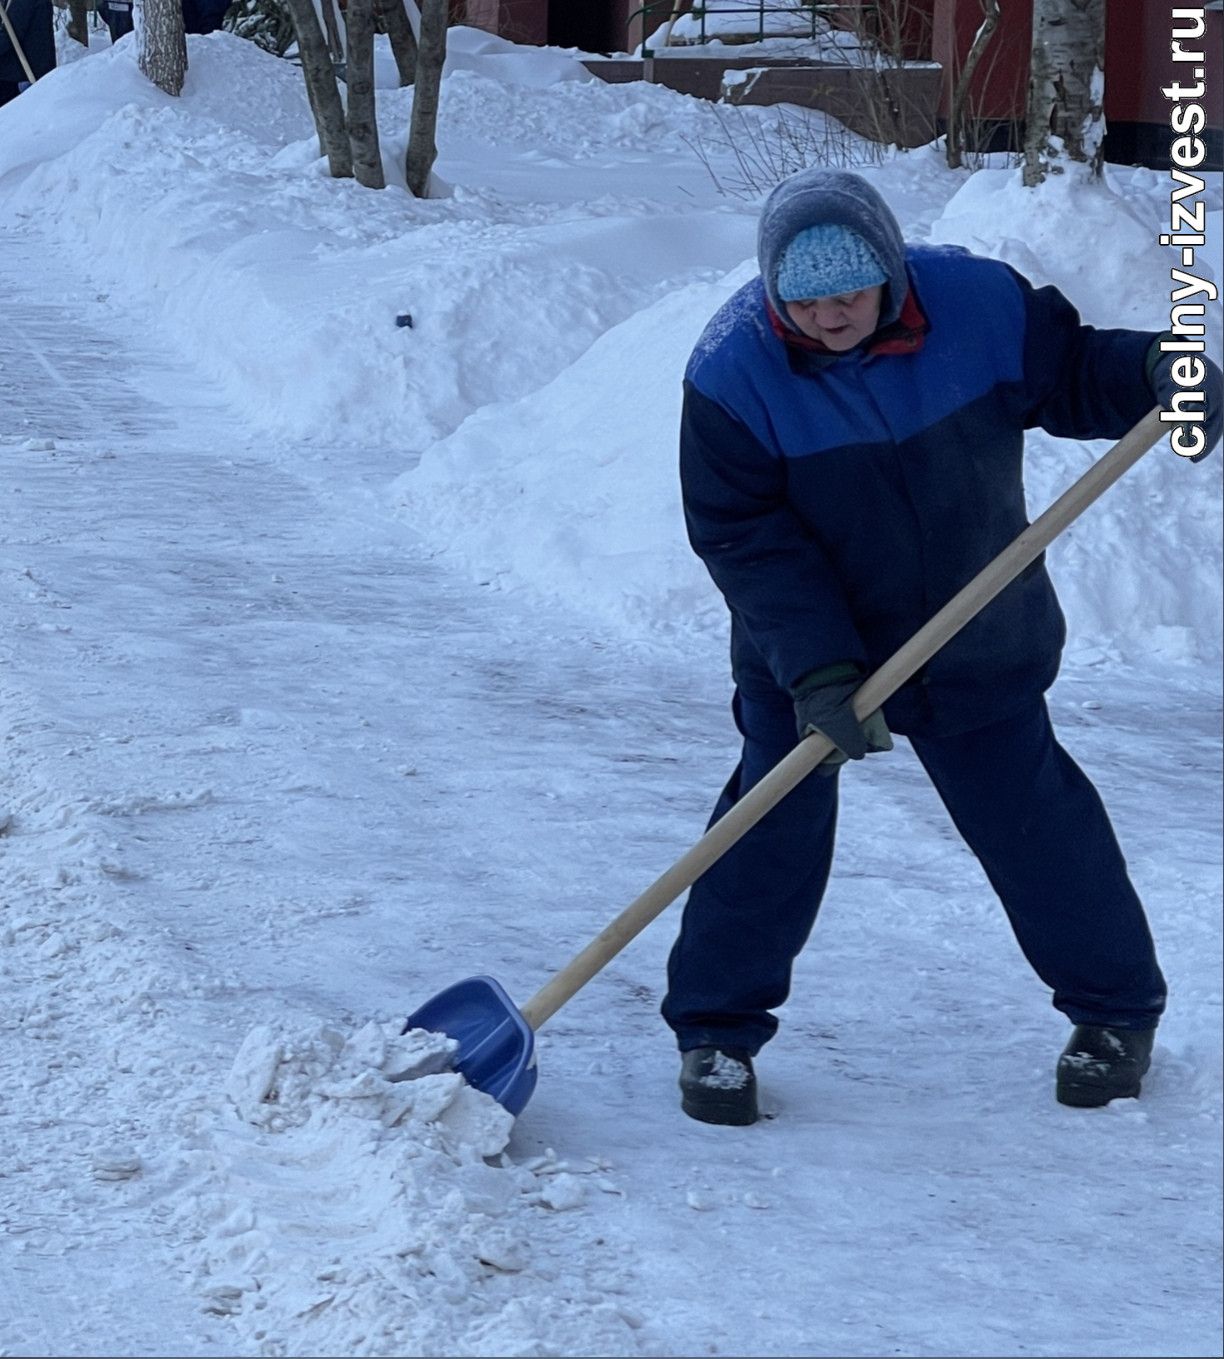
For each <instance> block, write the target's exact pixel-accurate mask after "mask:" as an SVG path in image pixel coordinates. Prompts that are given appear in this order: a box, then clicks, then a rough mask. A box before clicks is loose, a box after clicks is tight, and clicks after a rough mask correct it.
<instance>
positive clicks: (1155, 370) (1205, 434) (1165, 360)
mask: <svg viewBox="0 0 1224 1359" xmlns="http://www.w3.org/2000/svg"><path fill="white" fill-rule="evenodd" d="M1168 338H1169V336H1167V335H1162V336H1161V337H1160V339H1159V340H1155V341H1153V343H1152V347H1151V348H1150V349H1149V350H1148V352H1147V380H1148V386H1149V387H1150V388H1151V389H1152V395H1153V396H1154V397H1155V398H1156V404H1157V405H1158V406H1160V407H1161V408H1162V409H1163V410H1173V409H1174V405H1173V399H1174V397H1176V396H1177V395H1178V394H1179V393H1183V392H1184V393H1187V394H1189V393H1191V392H1202V393H1203V396H1204V398H1205V401H1203V402H1199V401H1195V402H1194V403H1193V404H1190V403H1189V402H1183V403H1182V406H1181V409H1182V410H1184V411H1186V412H1187V413H1190V412H1192V411H1193V412H1195V413H1200V414H1201V415H1202V417H1203V418H1202V419H1201V420H1187V421H1186V423H1185V424H1184V425H1175V426H1174V427H1173V430H1172V439H1173V451H1174V453H1177V454H1178V455H1179V456H1180V457H1183V458H1188V459H1189V460H1190V461H1191V462H1202V460H1203V459H1204V458H1205V457H1206V456H1207V454H1208V453H1210V452H1211V450H1212V449H1213V448H1214V447H1215V446H1216V444H1218V443H1219V442H1220V426H1221V424H1222V423H1224V377H1221V375H1220V370H1219V368H1217V367H1216V365H1215V364H1214V363H1212V361H1211V360H1210V359H1209V358H1208V357H1207V355H1206V354H1168V353H1162V352H1161V348H1160V340H1164V339H1168ZM1199 364H1201V365H1202V368H1203V370H1204V371H1203V374H1202V380H1201V381H1199V382H1193V383H1192V384H1190V385H1185V386H1183V385H1182V384H1181V383H1179V382H1178V381H1177V380H1176V378H1175V377H1174V369H1175V368H1177V370H1178V372H1179V373H1180V374H1181V376H1182V377H1192V376H1193V374H1194V372H1195V371H1196V365H1199ZM1179 365H1180V367H1179ZM1200 437H1201V442H1200Z"/></svg>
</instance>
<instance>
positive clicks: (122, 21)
mask: <svg viewBox="0 0 1224 1359" xmlns="http://www.w3.org/2000/svg"><path fill="white" fill-rule="evenodd" d="M229 7H230V0H183V32H184V33H213V32H215V31H216V30H217V29H218V28H220V27H221V20H222V19H224V18H225V11H226V10H227V9H229ZM98 13H99V14H100V15H101V16H102V19H103V21H104V22H105V24H106V27H107V28H108V29H109V30H110V35H111V42H118V41H119V39H120V38H122V37H124V36H125V35H126V34H128V33H130V32H131V31H132V0H98Z"/></svg>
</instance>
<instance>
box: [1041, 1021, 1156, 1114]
mask: <svg viewBox="0 0 1224 1359" xmlns="http://www.w3.org/2000/svg"><path fill="white" fill-rule="evenodd" d="M1155 1041H1156V1030H1155V1029H1109V1028H1105V1027H1103V1026H1098V1025H1095V1024H1077V1025H1076V1027H1075V1030H1074V1032H1073V1033H1072V1034H1071V1040H1070V1042H1069V1043H1068V1044H1067V1046H1066V1047H1065V1048H1064V1049H1063V1051H1062V1055H1061V1056H1060V1057H1059V1059H1058V1073H1057V1077H1056V1086H1055V1094H1056V1095H1057V1098H1058V1102H1059V1104H1070V1105H1071V1106H1072V1107H1074V1108H1077V1109H1099V1108H1100V1107H1101V1106H1102V1105H1103V1104H1108V1103H1109V1101H1110V1100H1113V1099H1135V1098H1137V1097H1138V1094H1139V1087H1140V1083H1141V1082H1142V1080H1143V1077H1144V1076H1145V1075H1146V1074H1147V1069H1148V1067H1150V1066H1151V1065H1152V1046H1153V1044H1154V1043H1155Z"/></svg>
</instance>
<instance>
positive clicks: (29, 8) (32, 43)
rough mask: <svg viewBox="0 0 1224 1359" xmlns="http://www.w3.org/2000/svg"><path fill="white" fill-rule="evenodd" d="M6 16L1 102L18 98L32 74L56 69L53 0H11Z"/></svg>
mask: <svg viewBox="0 0 1224 1359" xmlns="http://www.w3.org/2000/svg"><path fill="white" fill-rule="evenodd" d="M0 3H3V0H0ZM6 18H7V21H8V22H7V23H0V104H7V103H8V101H9V100H10V99H15V98H16V97H17V95H18V93H19V92H20V91H21V90H22V89H23V88H24V87H25V86H26V85H27V84H28V83H29V80H30V76H31V74H32V75H33V76H34V79H35V80H37V79H38V78H39V77H40V76H45V75H46V74H47V72H48V71H53V70H55V27H54V22H53V20H52V17H51V0H8V4H7V5H6ZM10 29H11V30H12V32H11V33H10V31H9V30H10ZM23 57H24V58H25V60H24V61H23V60H22V58H23ZM27 66H28V67H29V70H28V71H27V69H26V67H27Z"/></svg>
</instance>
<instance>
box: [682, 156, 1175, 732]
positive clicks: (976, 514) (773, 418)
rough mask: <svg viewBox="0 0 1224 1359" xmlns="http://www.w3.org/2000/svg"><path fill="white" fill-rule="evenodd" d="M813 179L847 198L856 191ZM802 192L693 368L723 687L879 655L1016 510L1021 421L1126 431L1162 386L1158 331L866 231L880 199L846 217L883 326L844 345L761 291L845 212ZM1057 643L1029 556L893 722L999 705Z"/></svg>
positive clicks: (1003, 269)
mask: <svg viewBox="0 0 1224 1359" xmlns="http://www.w3.org/2000/svg"><path fill="white" fill-rule="evenodd" d="M818 176H823V179H824V181H825V182H828V181H829V180H836V181H837V182H838V184H837V188H838V192H839V194H841V195H843V196H844V197H846V201H847V202H848V203H850V206H851V208H854V203H853V202H851V200H854V199H855V194H854V190H855V188H856V187H857V186H859V185H862V186H863V188H864V189H865V188H866V186H865V185H864V184H863V181H862V180H859V179H858V178H857V176H852V175H832V174H829V172H818ZM818 176H813V178H818ZM798 178H799V180H800V181H801V186H800V187H801V188H802V187H803V184H802V181H803V180H804V177H803V176H800V177H798ZM847 182H849V185H850V192H849V194H848V196H847V195H846V183H847ZM808 187H809V188H810V184H809V185H808ZM783 188H784V189H785V188H786V186H783ZM870 192H871V193H874V191H870ZM776 195H777V191H775V196H776ZM807 196H808V199H809V200H810V202H809V206H811V207H812V208H813V213H812V214H805V213H798V214H796V213H795V212H794V204H795V199H794V198H793V197H791V198H789V199H785V198H784V202H783V208H784V209H788V210H789V211H790V218H791V220H790V221H789V222H788V224H787V226H788V229H787V230H786V231H783V232H782V233H780V234H779V235H777V236H776V238H774V239H769V231H768V228H769V225H770V221H771V218H770V205H769V204H767V205H766V211H765V215H764V217H763V223H764V228H763V231H762V252H761V253H762V271H763V277H762V278H757V279H755V280H753V281H752V282H751V283H748V284H746V285H745V286H744V287H743V288H741V289H740V290H739V291H738V292H737V293H736V294H735V295H734V296H733V297H732V298H731V299H730V300H729V301H728V302H727V303H726V304H725V305H724V306H723V307H722V308H721V309H720V310H719V311H718V313H717V314H716V315H715V316H714V318H713V320H712V321H711V322H710V324H709V325H708V326H707V328H706V330H705V332H704V333H703V335H702V337H701V339H700V340H699V342H698V344H697V346H696V348H695V350H694V352H693V356H692V358H691V360H690V362H689V366H688V370H687V373H686V375H685V400H684V412H683V419H682V428H681V482H682V488H683V495H684V506H685V514H686V519H687V525H688V532H689V538H690V541H691V543H692V545H693V548H694V550H695V551H696V552H697V554H698V555H699V556H700V557H701V558H702V560H703V561H704V562H705V564H706V566H707V568H708V569H709V572H710V574H711V576H712V577H713V579H714V582H715V584H716V585H717V586H718V588H719V589H720V590H721V591H722V593H723V595H724V597H725V598H726V601H727V604H728V606H729V608H730V610H731V620H732V668H733V672H734V677H735V680H736V683H737V685H738V686H739V687H740V689H741V690H742V691H744V692H745V693H746V694H748V695H755V696H758V697H769V696H771V695H777V694H778V691H779V690H783V691H789V690H790V689H791V688H792V687H793V686H794V684H795V682H796V681H797V680H799V679H800V678H801V677H802V676H804V675H806V674H808V673H809V672H811V671H813V670H816V669H819V668H820V667H822V666H825V665H829V664H832V663H834V662H839V661H847V660H849V661H854V662H856V663H858V664H859V665H860V666H862V667H863V669H864V671H869V670H873V669H875V668H876V667H877V666H878V665H880V664H881V663H882V662H883V661H884V660H886V659H887V658H888V657H889V656H890V655H891V654H892V653H893V652H894V651H895V650H896V649H897V648H898V647H899V646H900V645H901V644H902V643H903V642H905V641H906V640H908V638H909V637H910V636H912V635H913V633H914V632H916V631H917V630H918V628H919V627H920V626H921V625H922V624H923V623H925V622H926V621H927V620H928V619H929V618H930V617H931V616H932V615H933V614H934V613H936V611H937V610H938V609H940V608H941V607H942V606H943V605H944V604H945V603H947V601H948V600H949V599H951V597H952V596H953V595H954V594H955V593H956V592H957V591H958V590H960V589H961V587H962V586H964V585H965V584H966V583H967V582H968V581H969V580H970V579H972V577H973V576H974V575H976V574H977V572H978V571H979V570H981V568H982V567H983V566H985V565H986V563H987V562H989V561H990V560H991V559H992V558H993V557H995V556H996V555H997V554H998V553H999V552H1001V551H1002V550H1003V548H1005V547H1006V546H1007V545H1008V544H1009V543H1010V542H1011V541H1012V540H1013V539H1014V538H1015V537H1016V536H1017V535H1018V534H1019V533H1020V532H1021V531H1022V530H1023V529H1024V528H1025V527H1026V525H1027V523H1028V519H1027V515H1026V507H1025V496H1024V484H1023V475H1022V473H1023V466H1022V463H1023V453H1024V430H1025V429H1027V428H1031V427H1032V426H1035V425H1039V426H1040V427H1041V428H1043V429H1045V430H1047V431H1049V432H1050V433H1051V434H1055V435H1061V436H1065V437H1068V438H1076V439H1090V438H1119V437H1121V436H1122V435H1123V434H1124V433H1126V431H1127V430H1128V429H1130V427H1131V426H1132V425H1133V424H1134V423H1135V422H1136V421H1138V420H1139V419H1140V418H1141V417H1142V416H1143V415H1145V414H1146V413H1147V412H1148V411H1149V410H1150V409H1151V408H1152V406H1153V405H1154V404H1155V401H1154V399H1153V396H1152V393H1151V391H1150V389H1149V387H1148V384H1147V381H1146V378H1145V373H1144V368H1145V357H1146V354H1147V351H1148V348H1149V346H1150V345H1151V343H1152V341H1153V339H1155V338H1156V337H1155V336H1154V335H1150V334H1144V333H1140V332H1136V331H1122V330H1095V329H1093V328H1091V327H1088V326H1083V325H1081V324H1080V319H1079V316H1078V314H1077V312H1076V311H1075V309H1074V308H1073V307H1072V306H1071V304H1070V303H1069V302H1068V301H1067V300H1066V298H1064V297H1063V296H1062V294H1061V293H1059V292H1058V290H1057V289H1055V288H1050V287H1047V288H1040V289H1034V288H1033V287H1032V286H1031V285H1030V284H1029V283H1028V282H1027V281H1026V280H1025V279H1024V278H1022V277H1021V276H1020V275H1019V274H1017V273H1016V272H1015V271H1014V270H1013V269H1011V268H1010V267H1009V266H1007V265H1005V264H1001V263H999V262H997V261H994V260H989V259H981V258H978V257H975V256H973V255H970V254H968V253H967V252H965V251H962V250H959V249H955V248H951V247H944V248H939V247H924V246H910V247H908V248H904V247H902V246H900V236H899V233H896V234H895V235H894V236H891V239H890V232H895V223H894V222H893V221H892V217H891V214H889V213H888V212H887V209H886V208H884V209H883V212H884V213H885V214H887V221H886V222H885V223H883V229H882V230H873V225H872V221H873V220H874V219H876V218H877V217H878V210H879V209H878V207H877V203H878V198H877V199H876V201H869V202H868V204H867V206H868V207H869V208H870V214H869V217H864V215H863V212H862V206H863V201H864V200H856V201H857V202H858V207H857V208H856V209H855V210H853V211H850V210H847V211H846V212H845V213H844V214H843V217H842V220H844V221H846V222H847V224H849V225H852V226H853V228H854V229H855V230H857V231H859V232H860V233H861V234H863V235H864V236H865V238H866V239H868V241H869V242H870V243H871V244H872V246H873V248H875V249H876V251H877V253H878V254H880V257H881V259H883V260H884V261H885V263H886V264H887V265H888V266H889V275H890V283H889V285H888V287H887V290H886V294H885V298H884V303H883V308H882V312H881V319H882V320H883V321H884V322H885V324H884V325H883V326H882V327H881V328H880V329H879V330H877V332H876V333H875V335H874V336H873V337H872V338H871V339H870V340H868V341H867V342H865V344H864V345H862V346H860V347H859V348H857V349H855V350H852V351H851V352H849V353H847V354H843V355H835V354H831V353H830V352H828V351H827V350H824V349H822V348H821V347H820V346H817V345H814V344H813V343H812V342H811V341H806V342H805V341H804V340H803V339H802V337H800V336H798V335H797V334H795V333H793V331H792V330H791V328H790V327H789V325H788V323H787V322H786V321H785V320H784V319H783V318H782V317H781V316H780V315H779V311H780V307H775V306H773V305H771V304H770V301H769V298H768V296H767V292H770V291H772V289H771V288H770V286H769V285H770V282H771V281H772V280H773V279H776V268H777V263H778V260H779V257H780V254H781V251H782V249H784V247H785V244H786V243H787V242H788V241H789V239H790V238H791V237H793V235H794V234H796V232H797V231H799V230H802V229H803V227H804V226H807V225H811V224H813V223H814V222H815V221H821V220H824V221H827V220H830V218H831V217H832V218H834V219H836V217H837V214H836V211H835V210H831V209H830V205H829V202H828V201H827V199H826V200H825V201H824V202H823V203H816V202H815V199H814V197H813V195H812V194H811V193H810V192H809V193H808V195H807ZM816 197H818V195H817V196H816ZM771 202H772V200H771ZM879 207H882V204H880V205H879ZM776 220H777V217H776V215H775V217H774V219H773V221H774V222H775V224H776ZM893 241H895V242H896V245H893V244H892V242H893ZM903 289H904V296H899V294H901V292H902V290H903ZM1064 638H1065V624H1064V621H1063V616H1062V611H1061V609H1060V608H1059V605H1058V600H1057V598H1056V597H1055V594H1054V589H1053V586H1052V585H1051V583H1050V579H1049V576H1048V575H1047V573H1046V570H1045V567H1044V564H1043V563H1042V562H1041V561H1038V562H1036V563H1034V564H1033V565H1032V566H1030V567H1029V568H1027V570H1026V571H1025V572H1024V573H1023V574H1022V575H1021V577H1020V578H1019V579H1018V580H1016V581H1014V582H1013V583H1012V584H1011V585H1009V586H1008V587H1007V589H1005V590H1004V591H1003V592H1002V593H1001V594H1000V595H999V596H997V598H996V599H994V600H993V601H992V602H991V603H990V604H988V605H987V606H986V608H985V609H984V610H983V611H982V612H981V613H980V614H979V615H978V616H977V617H976V618H975V619H974V620H973V621H971V622H970V623H968V624H967V625H966V626H965V627H964V628H963V629H962V631H961V632H959V633H958V634H957V635H956V636H955V637H953V638H952V639H951V640H950V641H949V642H948V643H947V644H946V645H945V646H944V647H943V649H942V650H941V651H940V652H938V653H937V655H936V656H935V657H934V658H933V659H932V660H931V661H930V662H929V663H928V665H927V666H926V667H925V668H924V670H923V671H922V672H921V673H920V674H919V675H917V676H915V677H914V679H913V680H912V681H910V682H909V683H908V684H906V685H905V686H904V687H903V688H902V689H901V690H900V691H899V692H898V693H897V694H896V695H895V696H894V697H893V698H892V699H891V700H890V701H889V702H888V703H887V704H886V705H885V716H886V717H887V719H888V722H889V725H890V726H891V727H892V728H893V729H894V730H895V731H899V732H904V733H910V734H913V735H928V736H930V735H940V734H951V733H954V732H958V731H965V730H971V729H973V728H975V727H980V726H984V725H987V724H989V723H990V722H993V721H996V720H999V719H1001V718H1003V717H1006V716H1008V715H1010V714H1011V713H1013V712H1015V711H1016V710H1017V709H1018V708H1020V707H1021V706H1023V705H1024V704H1026V703H1028V702H1030V701H1031V700H1032V699H1033V698H1035V697H1036V696H1037V695H1039V694H1040V693H1041V692H1043V691H1044V690H1045V689H1046V688H1048V687H1049V685H1050V684H1051V683H1052V682H1053V680H1054V678H1055V675H1056V674H1057V671H1058V664H1059V657H1060V654H1061V650H1062V645H1063V641H1064Z"/></svg>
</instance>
